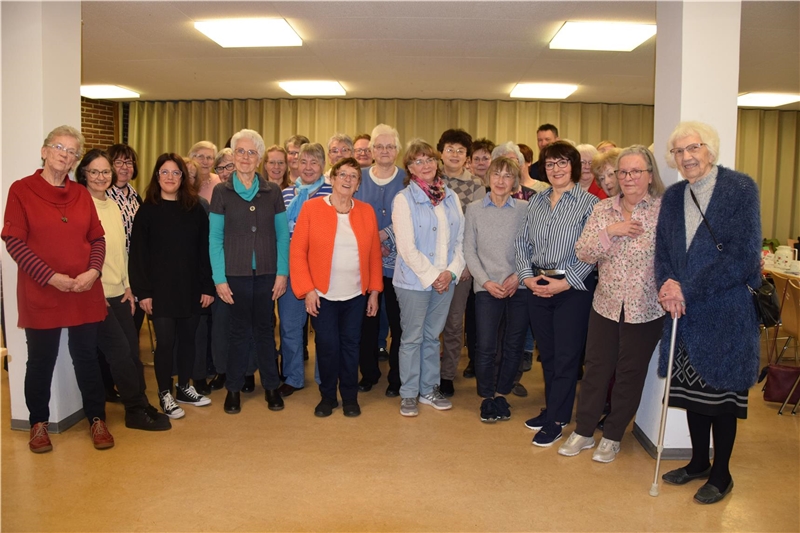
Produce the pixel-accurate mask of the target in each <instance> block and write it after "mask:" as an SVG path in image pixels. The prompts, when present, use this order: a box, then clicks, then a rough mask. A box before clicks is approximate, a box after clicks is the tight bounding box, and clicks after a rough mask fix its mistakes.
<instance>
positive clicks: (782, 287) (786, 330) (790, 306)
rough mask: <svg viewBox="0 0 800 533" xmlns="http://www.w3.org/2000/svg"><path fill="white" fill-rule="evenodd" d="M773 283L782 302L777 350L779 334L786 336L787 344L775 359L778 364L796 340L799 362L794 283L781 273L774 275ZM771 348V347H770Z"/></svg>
mask: <svg viewBox="0 0 800 533" xmlns="http://www.w3.org/2000/svg"><path fill="white" fill-rule="evenodd" d="M772 281H773V282H774V283H775V292H777V293H778V299H779V300H780V302H781V323H780V324H779V325H778V326H777V327H776V328H775V348H776V350H777V343H778V337H779V333H783V334H785V335H786V342H785V343H784V345H783V349H781V352H780V354H779V355H778V357H777V358H776V359H775V362H776V363H777V362H778V361H780V360H781V359H782V358H783V355H784V354H785V353H786V350H787V349H788V348H789V343H790V342H791V341H792V339H794V354H795V360H797V351H798V344H797V343H798V329H800V328H798V325H797V324H798V318H800V316H798V307H797V305H796V304H797V302H796V301H795V302H793V298H792V295H791V292H790V289H789V287H790V284H791V283H794V280H792V279H791V278H790V277H788V276H785V275H784V274H781V273H779V272H773V273H772ZM768 347H769V345H768Z"/></svg>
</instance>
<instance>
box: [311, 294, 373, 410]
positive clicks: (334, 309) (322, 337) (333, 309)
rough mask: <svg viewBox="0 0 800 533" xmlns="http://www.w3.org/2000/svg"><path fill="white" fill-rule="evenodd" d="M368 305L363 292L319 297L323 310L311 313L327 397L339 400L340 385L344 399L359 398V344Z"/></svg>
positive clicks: (324, 391)
mask: <svg viewBox="0 0 800 533" xmlns="http://www.w3.org/2000/svg"><path fill="white" fill-rule="evenodd" d="M366 308H367V297H366V296H363V295H359V296H356V297H355V298H351V299H349V300H344V301H331V300H326V299H325V298H320V299H319V314H318V315H317V316H315V317H314V316H312V317H311V324H312V325H313V326H314V332H315V333H316V346H317V364H318V365H319V378H320V385H319V392H320V394H321V395H322V399H323V400H330V401H335V400H336V389H337V385H338V389H339V394H340V395H341V397H342V403H352V402H356V401H357V399H358V345H359V341H360V339H361V322H362V320H363V318H364V315H365V313H366Z"/></svg>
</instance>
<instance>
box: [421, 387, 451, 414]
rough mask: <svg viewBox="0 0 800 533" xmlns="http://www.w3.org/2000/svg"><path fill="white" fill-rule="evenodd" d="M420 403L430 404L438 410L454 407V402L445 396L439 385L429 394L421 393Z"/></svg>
mask: <svg viewBox="0 0 800 533" xmlns="http://www.w3.org/2000/svg"><path fill="white" fill-rule="evenodd" d="M419 403H424V404H425V405H430V406H431V407H433V408H434V409H436V410H438V411H446V410H448V409H452V408H453V403H452V402H451V401H450V400H448V399H447V398H445V397H444V394H442V393H441V391H440V390H439V387H434V388H433V390H432V391H431V392H429V393H428V394H420V395H419Z"/></svg>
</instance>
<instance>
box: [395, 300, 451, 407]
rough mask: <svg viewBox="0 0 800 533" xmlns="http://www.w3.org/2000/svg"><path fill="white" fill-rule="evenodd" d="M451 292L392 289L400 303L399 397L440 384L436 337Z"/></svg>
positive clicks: (425, 391)
mask: <svg viewBox="0 0 800 533" xmlns="http://www.w3.org/2000/svg"><path fill="white" fill-rule="evenodd" d="M453 289H454V287H453V286H452V285H451V286H450V290H448V291H447V292H445V293H442V294H439V293H438V292H436V291H433V290H431V291H414V290H410V289H401V288H399V287H395V292H396V293H397V301H398V302H399V303H400V324H401V326H402V328H403V335H402V336H401V337H400V355H399V358H400V381H401V383H402V385H401V386H400V396H401V397H402V398H416V397H417V395H418V394H430V393H431V392H432V391H433V387H434V386H438V385H439V381H440V372H439V335H440V334H441V333H442V329H444V323H445V320H447V313H448V312H449V311H450V301H451V300H452V299H453Z"/></svg>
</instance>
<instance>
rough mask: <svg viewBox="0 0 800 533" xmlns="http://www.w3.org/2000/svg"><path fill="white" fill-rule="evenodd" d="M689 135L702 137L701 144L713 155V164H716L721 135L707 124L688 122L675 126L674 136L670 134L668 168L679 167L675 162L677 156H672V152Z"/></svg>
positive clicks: (667, 155) (667, 154)
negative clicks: (677, 143) (676, 144)
mask: <svg viewBox="0 0 800 533" xmlns="http://www.w3.org/2000/svg"><path fill="white" fill-rule="evenodd" d="M689 135H697V136H698V137H700V142H702V143H703V144H705V145H706V148H708V153H709V154H711V163H712V164H716V162H717V159H719V134H718V133H717V130H715V129H714V127H713V126H710V125H708V124H706V123H705V122H697V121H688V122H681V123H680V124H678V125H677V126H675V129H674V130H672V134H670V136H669V139H668V140H667V153H666V158H667V166H669V167H670V168H677V167H678V163H676V162H675V156H674V155H672V153H671V152H670V150H672V149H673V148H675V143H676V142H678V141H679V140H680V139H683V138H685V137H688V136H689Z"/></svg>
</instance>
